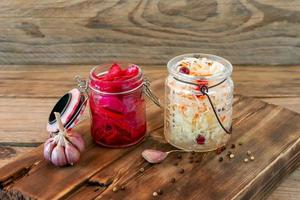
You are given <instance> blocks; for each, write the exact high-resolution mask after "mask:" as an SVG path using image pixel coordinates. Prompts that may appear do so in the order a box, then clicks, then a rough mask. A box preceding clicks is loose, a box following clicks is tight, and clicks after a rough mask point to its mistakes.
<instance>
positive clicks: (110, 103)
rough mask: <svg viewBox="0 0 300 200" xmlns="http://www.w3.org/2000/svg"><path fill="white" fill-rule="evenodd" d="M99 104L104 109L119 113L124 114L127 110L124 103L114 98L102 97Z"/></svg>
mask: <svg viewBox="0 0 300 200" xmlns="http://www.w3.org/2000/svg"><path fill="white" fill-rule="evenodd" d="M99 104H100V105H101V106H102V107H104V108H108V109H109V110H112V111H115V112H118V113H123V112H124V110H125V106H124V104H123V103H122V101H120V100H119V99H118V98H117V97H114V96H102V97H101V98H100V101H99Z"/></svg>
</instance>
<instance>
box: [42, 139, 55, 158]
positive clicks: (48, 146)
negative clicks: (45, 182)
mask: <svg viewBox="0 0 300 200" xmlns="http://www.w3.org/2000/svg"><path fill="white" fill-rule="evenodd" d="M55 145H56V144H55V140H54V138H49V139H48V140H47V141H46V142H45V144H44V157H45V159H46V160H48V161H51V153H52V150H53V148H54V147H55Z"/></svg>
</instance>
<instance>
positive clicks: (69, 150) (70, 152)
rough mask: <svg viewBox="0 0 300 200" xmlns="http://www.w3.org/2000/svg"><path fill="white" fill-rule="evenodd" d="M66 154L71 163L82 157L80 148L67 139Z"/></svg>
mask: <svg viewBox="0 0 300 200" xmlns="http://www.w3.org/2000/svg"><path fill="white" fill-rule="evenodd" d="M65 154H66V158H67V162H68V163H69V164H71V165H73V164H74V163H77V162H78V161H79V158H80V152H79V150H78V149H77V148H76V147H74V146H73V145H72V144H71V143H70V142H68V141H66V143H65Z"/></svg>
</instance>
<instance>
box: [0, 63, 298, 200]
mask: <svg viewBox="0 0 300 200" xmlns="http://www.w3.org/2000/svg"><path fill="white" fill-rule="evenodd" d="M91 68H92V66H74V65H72V66H69V65H64V66H40V65H32V66H17V65H16V66H1V67H0V69H1V70H0V86H1V87H0V94H1V96H0V111H1V112H0V113H1V115H0V119H1V120H0V143H1V145H0V146H1V147H0V160H1V162H0V166H3V165H4V164H5V163H8V162H10V161H12V160H14V159H15V158H16V157H17V156H18V155H21V154H22V153H23V152H28V151H30V150H32V149H34V148H33V147H35V146H38V145H39V144H40V143H41V142H43V141H44V140H45V138H46V137H47V134H46V133H45V124H46V120H47V117H48V113H49V111H50V110H51V106H53V104H54V103H55V101H56V100H57V98H58V97H59V96H61V95H62V94H64V92H66V91H68V90H69V89H70V88H72V87H74V86H75V83H74V81H73V77H74V76H75V75H77V74H79V75H81V76H82V77H87V75H88V72H89V70H90V69H91ZM144 69H145V72H146V74H147V76H148V77H150V79H151V80H152V87H153V89H154V91H155V92H156V93H157V94H158V95H160V96H161V95H163V80H164V78H165V76H166V70H165V66H155V67H151V66H144ZM299 72H300V67H299V66H292V67H268V66H261V67H253V66H249V67H248V66H243V67H239V66H235V67H234V73H233V79H234V82H235V92H236V93H240V94H244V95H247V96H252V97H256V98H261V99H263V100H266V101H268V102H270V103H274V104H278V105H281V106H284V107H287V108H289V109H291V110H295V111H297V112H300V110H299V109H300V103H299V102H300V95H299V94H300V88H299V87H298V86H299V85H300V82H299V81H300V80H299V78H298V77H299V76H298V74H299ZM266 82H267V83H268V84H266ZM250 86H251V87H250ZM291 88H292V89H291ZM150 106H153V105H151V104H150ZM156 123H157V122H156ZM299 175H300V170H299V169H297V170H296V171H295V172H294V173H293V174H292V176H291V177H290V178H288V179H286V180H285V181H284V182H283V183H282V184H281V185H280V186H279V188H278V189H277V190H275V192H274V193H273V194H272V195H271V197H270V199H273V200H276V199H298V198H299V196H300V191H299V181H300V176H299ZM99 192H100V191H99ZM79 193H80V191H79ZM83 194H84V195H86V193H85V192H84V193H83ZM90 194H91V195H94V192H91V193H90ZM78 195H80V194H78Z"/></svg>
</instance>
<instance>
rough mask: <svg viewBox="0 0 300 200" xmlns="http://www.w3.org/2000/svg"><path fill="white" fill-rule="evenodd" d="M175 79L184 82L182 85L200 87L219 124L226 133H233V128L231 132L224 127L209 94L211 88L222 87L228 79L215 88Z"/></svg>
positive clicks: (230, 129)
mask: <svg viewBox="0 0 300 200" xmlns="http://www.w3.org/2000/svg"><path fill="white" fill-rule="evenodd" d="M173 78H174V79H175V80H177V81H180V82H182V83H186V84H190V85H195V86H198V87H199V88H200V92H201V93H202V94H203V95H205V96H206V97H207V99H208V101H209V104H210V106H211V108H212V110H213V112H214V115H215V117H216V119H217V121H218V123H219V124H220V126H221V128H222V129H223V130H224V131H225V133H227V134H231V132H232V126H231V127H230V128H229V130H227V129H226V128H225V127H224V125H223V124H222V122H221V120H220V118H219V115H218V113H217V111H216V109H215V107H214V104H213V103H212V100H211V98H210V96H209V94H208V90H209V88H213V87H216V86H218V85H221V84H222V83H224V82H225V81H226V80H227V79H224V80H222V81H221V82H219V83H217V84H215V85H213V86H210V87H207V86H206V85H202V84H196V83H191V82H187V81H183V80H180V79H178V78H176V77H173Z"/></svg>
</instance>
